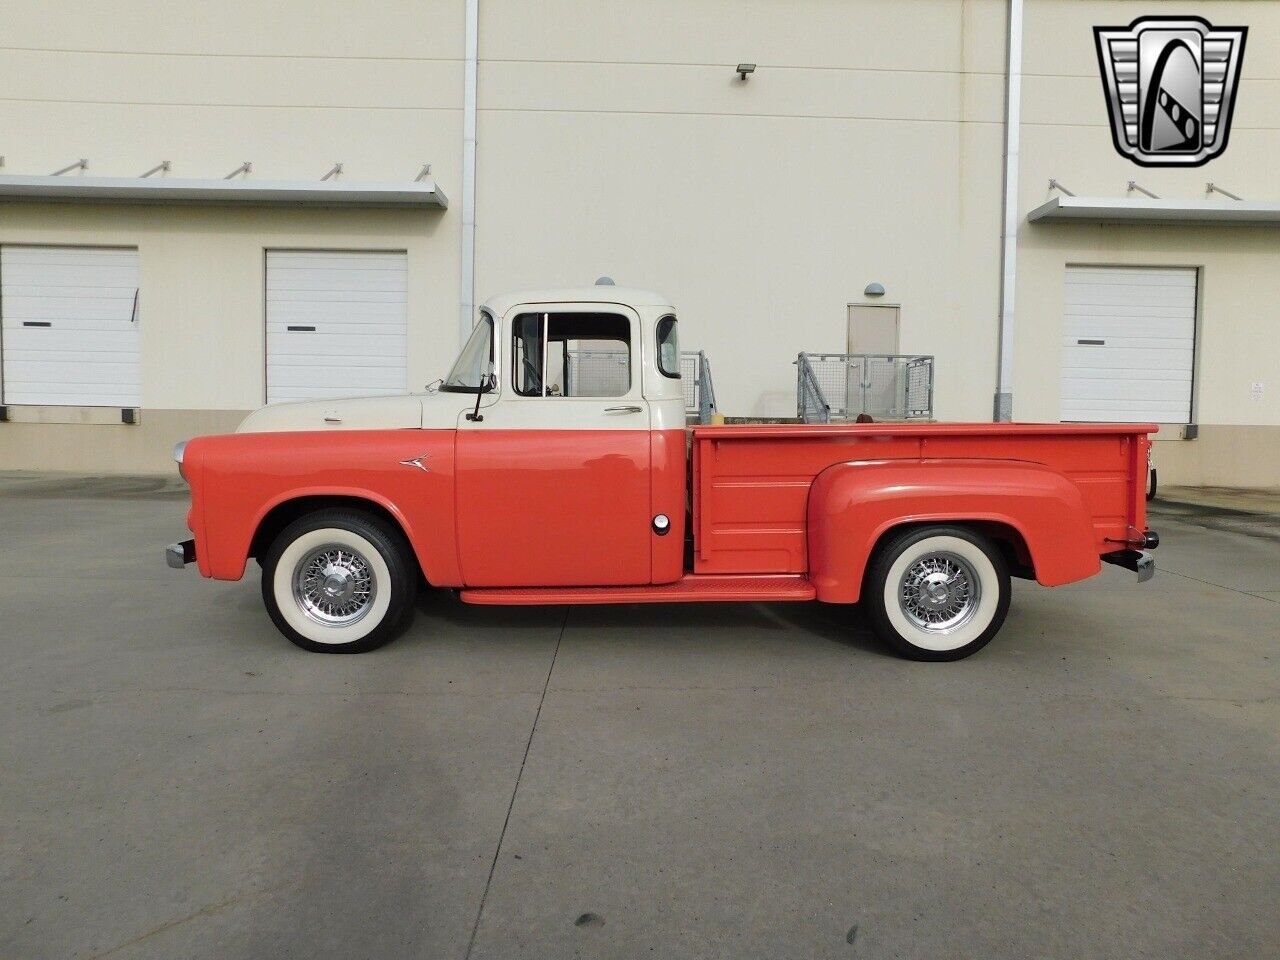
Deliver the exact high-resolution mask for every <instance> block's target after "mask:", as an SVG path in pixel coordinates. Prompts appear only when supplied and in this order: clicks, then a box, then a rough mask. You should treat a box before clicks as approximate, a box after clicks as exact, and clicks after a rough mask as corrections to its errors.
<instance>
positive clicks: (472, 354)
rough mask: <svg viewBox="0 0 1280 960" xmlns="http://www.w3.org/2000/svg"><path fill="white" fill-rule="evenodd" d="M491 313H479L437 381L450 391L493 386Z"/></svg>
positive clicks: (488, 388) (460, 391) (458, 391)
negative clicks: (447, 372) (443, 373)
mask: <svg viewBox="0 0 1280 960" xmlns="http://www.w3.org/2000/svg"><path fill="white" fill-rule="evenodd" d="M492 374H493V317H491V316H489V314H487V313H482V314H480V322H479V323H477V324H476V328H475V329H474V330H472V331H471V337H470V338H469V339H468V340H467V343H466V345H465V346H464V347H463V348H462V352H461V353H460V354H458V359H457V361H456V362H455V363H454V365H453V369H452V370H450V371H449V375H448V376H447V377H445V378H444V383H442V384H441V385H440V389H441V390H449V391H452V392H453V393H477V392H478V393H488V392H489V391H490V390H492V389H493V383H492V381H491V379H490V377H491V375H492Z"/></svg>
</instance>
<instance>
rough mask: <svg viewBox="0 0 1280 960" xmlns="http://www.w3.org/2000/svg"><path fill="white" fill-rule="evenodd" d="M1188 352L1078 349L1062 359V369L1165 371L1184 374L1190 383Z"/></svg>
mask: <svg viewBox="0 0 1280 960" xmlns="http://www.w3.org/2000/svg"><path fill="white" fill-rule="evenodd" d="M1190 359H1191V351H1189V350H1126V349H1123V348H1121V347H1080V348H1079V349H1078V350H1073V351H1072V352H1071V356H1069V357H1064V358H1063V361H1062V369H1063V371H1064V373H1065V372H1067V371H1072V370H1112V371H1119V370H1166V371H1174V370H1176V371H1179V372H1186V373H1187V374H1188V379H1190Z"/></svg>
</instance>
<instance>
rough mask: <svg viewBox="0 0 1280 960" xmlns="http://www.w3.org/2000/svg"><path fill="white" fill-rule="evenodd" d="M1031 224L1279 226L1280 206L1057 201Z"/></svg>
mask: <svg viewBox="0 0 1280 960" xmlns="http://www.w3.org/2000/svg"><path fill="white" fill-rule="evenodd" d="M1027 220H1028V221H1029V222H1030V223H1059V222H1067V221H1071V222H1076V223H1081V222H1083V223H1210V224H1213V223H1217V224H1246V223H1280V202H1277V201H1269V202H1266V203H1255V202H1253V201H1250V200H1149V199H1147V198H1145V197H1143V198H1140V199H1139V198H1135V199H1128V198H1122V197H1054V198H1053V199H1052V200H1050V201H1049V202H1048V203H1042V204H1041V205H1040V206H1038V207H1036V208H1035V209H1034V210H1032V211H1031V212H1030V213H1028V214H1027Z"/></svg>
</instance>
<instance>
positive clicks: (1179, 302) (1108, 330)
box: [1060, 266, 1197, 423]
mask: <svg viewBox="0 0 1280 960" xmlns="http://www.w3.org/2000/svg"><path fill="white" fill-rule="evenodd" d="M1196 282H1197V272H1196V271H1195V270H1194V269H1190V268H1181V267H1179V268H1167V267H1162V268H1145V267H1078V266H1069V267H1068V268H1067V275H1066V285H1065V291H1064V294H1065V295H1064V307H1063V322H1062V360H1061V363H1062V367H1061V372H1060V396H1061V416H1062V419H1064V420H1085V421H1087V420H1098V421H1104V422H1115V421H1124V420H1134V421H1156V422H1161V423H1186V422H1188V421H1189V420H1190V417H1191V386H1192V369H1193V367H1194V363H1195V325H1196ZM1081 340H1089V341H1102V342H1101V343H1081V342H1080V341H1081Z"/></svg>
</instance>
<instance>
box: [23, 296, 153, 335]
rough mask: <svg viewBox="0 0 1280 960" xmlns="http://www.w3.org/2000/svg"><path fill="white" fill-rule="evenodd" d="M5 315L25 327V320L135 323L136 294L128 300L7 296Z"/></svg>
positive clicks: (81, 323)
mask: <svg viewBox="0 0 1280 960" xmlns="http://www.w3.org/2000/svg"><path fill="white" fill-rule="evenodd" d="M4 315H5V317H6V318H7V319H9V320H12V321H14V323H15V325H18V326H21V325H22V321H24V320H35V321H42V320H58V321H60V322H61V323H65V324H71V323H76V324H80V325H83V324H85V323H86V322H91V321H101V322H107V323H116V322H119V321H131V320H132V318H133V315H134V309H133V293H132V291H130V294H129V296H128V297H127V298H121V299H113V298H109V297H80V298H75V297H20V296H9V295H8V294H6V296H5V300H4Z"/></svg>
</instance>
